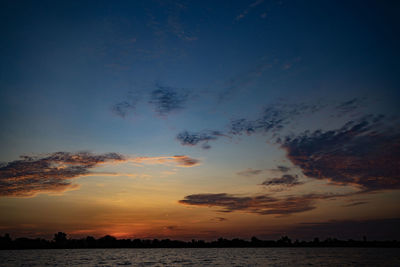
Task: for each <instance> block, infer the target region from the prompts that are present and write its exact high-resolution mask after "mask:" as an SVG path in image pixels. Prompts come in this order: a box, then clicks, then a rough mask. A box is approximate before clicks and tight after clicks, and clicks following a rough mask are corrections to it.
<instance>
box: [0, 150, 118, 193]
mask: <svg viewBox="0 0 400 267" xmlns="http://www.w3.org/2000/svg"><path fill="white" fill-rule="evenodd" d="M124 160H125V158H124V157H123V156H122V155H120V154H117V153H107V154H99V155H96V154H91V153H88V152H79V153H68V152H56V153H53V154H50V155H46V156H43V157H28V156H22V157H21V159H20V160H16V161H12V162H9V163H7V164H6V165H5V166H2V167H1V168H0V196H22V197H24V196H25V197H27V196H33V195H35V194H37V193H39V192H62V191H65V190H68V189H74V188H77V185H74V184H71V181H70V179H73V178H76V177H79V176H84V175H88V174H89V173H90V171H89V170H90V169H92V168H94V167H96V166H97V165H99V164H102V163H106V162H116V161H124Z"/></svg>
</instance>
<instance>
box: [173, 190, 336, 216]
mask: <svg viewBox="0 0 400 267" xmlns="http://www.w3.org/2000/svg"><path fill="white" fill-rule="evenodd" d="M337 196H343V195H331V194H327V195H318V194H308V195H302V196H288V197H285V198H276V197H272V196H269V195H258V196H236V195H230V194H226V193H219V194H194V195H188V196H186V197H185V198H184V199H182V200H180V201H179V203H181V204H184V205H193V206H206V207H219V208H222V210H219V211H220V212H233V211H243V212H248V213H256V214H260V215H269V214H274V215H290V214H293V213H299V212H305V211H309V210H313V209H315V206H314V202H315V200H318V199H327V198H333V197H337Z"/></svg>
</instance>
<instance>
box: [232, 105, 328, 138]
mask: <svg viewBox="0 0 400 267" xmlns="http://www.w3.org/2000/svg"><path fill="white" fill-rule="evenodd" d="M321 108H322V106H320V105H318V104H305V103H301V104H290V105H288V104H282V103H280V104H274V105H269V106H267V107H266V108H265V109H264V110H263V112H262V114H261V116H260V117H259V118H257V119H256V120H247V119H235V120H232V121H231V123H230V131H229V132H230V133H231V134H233V135H242V134H247V135H251V134H254V133H258V132H261V133H270V132H272V133H275V134H276V133H278V132H279V131H281V130H282V129H283V128H284V127H285V126H286V125H288V124H289V123H291V122H292V120H293V119H294V118H295V117H298V116H301V115H304V114H307V113H310V114H311V113H314V112H317V111H318V110H320V109H321Z"/></svg>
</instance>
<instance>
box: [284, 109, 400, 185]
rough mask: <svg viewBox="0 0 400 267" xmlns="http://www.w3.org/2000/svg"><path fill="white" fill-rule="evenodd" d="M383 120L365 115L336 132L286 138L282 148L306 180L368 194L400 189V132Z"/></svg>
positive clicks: (316, 132)
mask: <svg viewBox="0 0 400 267" xmlns="http://www.w3.org/2000/svg"><path fill="white" fill-rule="evenodd" d="M383 118H384V117H383V116H366V117H364V118H361V119H359V120H357V121H350V122H348V123H347V124H345V125H344V126H343V127H341V128H340V129H337V130H331V131H321V130H319V131H314V132H312V133H310V132H305V133H303V134H301V135H298V136H294V137H293V136H292V137H286V138H285V140H283V141H281V147H282V148H283V149H285V150H286V152H287V157H288V158H289V160H290V161H291V162H292V163H293V164H294V165H296V166H298V167H300V169H301V170H302V172H303V173H304V175H306V176H307V177H310V178H314V179H328V180H330V181H331V183H333V184H339V185H354V186H358V187H360V188H361V189H362V190H365V191H375V190H385V189H387V190H390V189H400V129H399V127H398V126H394V127H387V126H386V127H385V126H384V125H383V123H382V120H383ZM397 125H398V124H397Z"/></svg>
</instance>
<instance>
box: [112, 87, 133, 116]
mask: <svg viewBox="0 0 400 267" xmlns="http://www.w3.org/2000/svg"><path fill="white" fill-rule="evenodd" d="M139 99H140V97H139V95H135V94H133V92H130V93H129V94H128V95H127V96H126V99H125V100H123V101H121V102H118V103H116V104H114V105H113V106H112V107H111V111H112V113H114V114H115V115H117V116H119V117H121V118H125V117H127V116H128V115H129V114H130V113H131V112H133V111H135V109H136V105H137V103H138V101H139Z"/></svg>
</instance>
